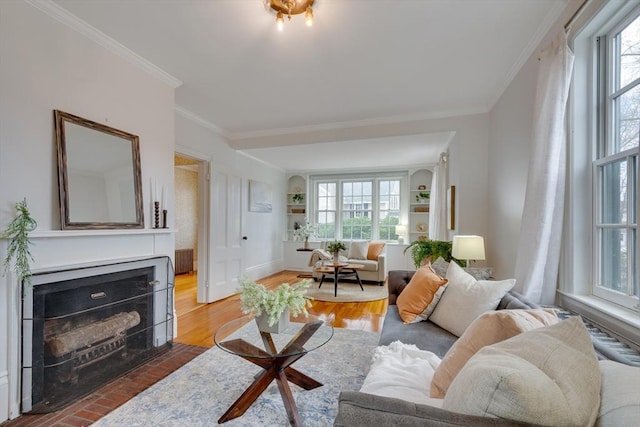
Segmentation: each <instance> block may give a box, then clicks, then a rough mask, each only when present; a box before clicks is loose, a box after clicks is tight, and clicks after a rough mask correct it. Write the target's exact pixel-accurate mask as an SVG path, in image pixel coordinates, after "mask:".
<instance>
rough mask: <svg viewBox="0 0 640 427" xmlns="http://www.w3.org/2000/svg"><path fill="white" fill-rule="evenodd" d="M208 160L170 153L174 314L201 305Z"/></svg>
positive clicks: (203, 277) (205, 257)
mask: <svg viewBox="0 0 640 427" xmlns="http://www.w3.org/2000/svg"><path fill="white" fill-rule="evenodd" d="M207 168H208V163H207V162H206V161H204V160H200V159H196V158H194V157H191V156H188V155H184V154H179V153H176V154H175V155H174V181H175V182H174V191H175V194H174V200H175V210H176V212H175V229H176V233H175V250H176V252H175V258H174V261H175V262H174V268H175V273H176V276H175V307H176V315H177V316H178V317H180V316H182V315H185V314H187V313H190V312H192V311H194V310H197V309H199V308H201V307H203V306H204V305H205V302H206V299H205V298H204V295H205V294H206V289H205V283H206V276H207V272H206V262H205V260H206V259H207V257H208V256H207V250H208V249H207V245H206V240H207V239H206V237H205V236H206V235H207V234H206V224H207V222H208V221H207V215H208V213H207V209H206V205H207V203H206V198H207V197H206V195H207V194H208V188H206V187H207V184H206V183H207V182H208V181H207V179H206V178H207V174H208V172H207Z"/></svg>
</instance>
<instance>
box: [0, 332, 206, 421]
mask: <svg viewBox="0 0 640 427" xmlns="http://www.w3.org/2000/svg"><path fill="white" fill-rule="evenodd" d="M207 350H208V348H207V347H198V346H193V345H186V344H180V343H174V344H173V347H172V348H171V349H169V350H168V351H167V352H165V353H164V354H162V355H160V356H158V357H157V358H155V359H153V360H151V361H149V362H147V363H146V364H144V365H142V366H140V367H138V368H136V369H134V370H133V371H131V372H129V373H127V374H125V375H123V376H122V377H120V378H118V379H116V380H114V381H112V382H110V383H109V384H107V385H105V386H104V387H102V388H100V389H98V390H96V391H95V392H93V393H91V394H89V395H87V396H85V397H83V398H82V399H80V400H79V401H78V402H76V403H74V404H72V405H69V406H67V407H66V408H64V409H61V410H60V411H57V412H51V413H49V414H39V415H22V416H20V417H18V418H16V419H15V420H11V421H7V422H5V423H3V424H2V427H25V426H32V427H45V426H46V427H70V426H73V427H79V426H88V425H90V424H92V423H94V422H95V421H97V420H98V419H100V418H102V417H103V416H105V415H106V414H108V413H109V412H111V411H113V410H114V409H116V408H117V407H118V406H120V405H122V404H123V403H125V402H126V401H127V400H129V399H131V398H132V397H134V396H135V395H137V394H138V393H140V392H141V391H143V390H145V389H147V388H149V387H150V386H151V385H153V384H155V383H156V382H158V381H159V380H161V379H162V378H164V377H166V376H167V375H169V374H170V373H172V372H173V371H175V370H176V369H178V368H179V367H181V366H183V365H184V364H185V363H187V362H189V361H190V360H191V359H193V358H195V357H196V356H198V355H200V354H202V353H204V352H205V351H207Z"/></svg>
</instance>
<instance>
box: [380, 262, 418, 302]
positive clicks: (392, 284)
mask: <svg viewBox="0 0 640 427" xmlns="http://www.w3.org/2000/svg"><path fill="white" fill-rule="evenodd" d="M414 273H415V271H411V270H391V271H390V272H389V280H388V281H387V288H388V291H389V305H394V304H395V303H396V299H398V295H400V292H402V290H403V289H404V288H405V287H406V286H407V285H408V284H409V281H411V278H412V277H413V274H414Z"/></svg>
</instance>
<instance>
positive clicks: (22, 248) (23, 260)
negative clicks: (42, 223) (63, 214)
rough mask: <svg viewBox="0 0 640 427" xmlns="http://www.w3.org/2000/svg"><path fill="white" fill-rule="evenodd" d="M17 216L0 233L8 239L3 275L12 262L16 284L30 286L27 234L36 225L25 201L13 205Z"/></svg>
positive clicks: (29, 243) (29, 257)
mask: <svg viewBox="0 0 640 427" xmlns="http://www.w3.org/2000/svg"><path fill="white" fill-rule="evenodd" d="M15 208H16V211H17V212H18V214H17V215H16V217H15V218H14V219H13V220H12V221H11V222H10V223H9V225H8V226H7V228H6V229H5V230H4V232H3V233H2V237H3V238H6V239H9V246H8V249H7V256H6V257H5V259H4V274H3V275H6V274H7V272H8V271H9V268H10V266H11V264H12V262H13V271H14V272H15V273H16V276H17V279H18V283H24V284H26V285H30V284H31V267H30V265H29V262H30V261H33V257H32V256H31V251H30V250H29V246H30V245H31V244H32V243H31V241H30V240H29V233H30V232H31V231H33V230H35V229H36V227H37V226H38V223H37V222H36V220H35V219H33V218H32V217H31V214H30V213H29V209H28V208H27V199H24V200H23V201H21V202H18V203H16V204H15Z"/></svg>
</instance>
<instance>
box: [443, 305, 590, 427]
mask: <svg viewBox="0 0 640 427" xmlns="http://www.w3.org/2000/svg"><path fill="white" fill-rule="evenodd" d="M600 386H601V378H600V369H599V366H598V360H597V358H596V354H595V351H594V350H593V345H592V343H591V337H590V336H589V332H588V331H587V329H586V328H585V326H584V324H583V323H582V319H581V318H579V317H572V318H570V319H568V320H565V321H562V322H560V323H557V324H555V325H551V326H546V327H543V328H538V329H534V330H531V331H528V332H524V333H522V334H519V335H516V336H515V337H513V338H510V339H508V340H506V341H502V342H500V343H498V344H494V345H490V346H487V347H484V348H483V349H482V350H480V351H479V352H478V353H476V355H475V356H473V357H472V358H471V359H470V360H469V361H468V362H467V364H466V365H465V366H464V367H463V368H462V370H461V371H460V373H459V374H458V375H457V376H456V378H455V379H454V380H453V382H452V383H451V386H450V387H449V390H448V391H447V394H446V396H445V398H444V402H443V408H444V409H447V410H450V411H454V412H461V413H463V414H469V415H480V416H488V417H496V418H508V419H510V420H515V421H521V422H528V423H536V424H542V425H552V426H590V425H593V423H594V422H595V420H596V417H597V415H598V408H599V407H600Z"/></svg>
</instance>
